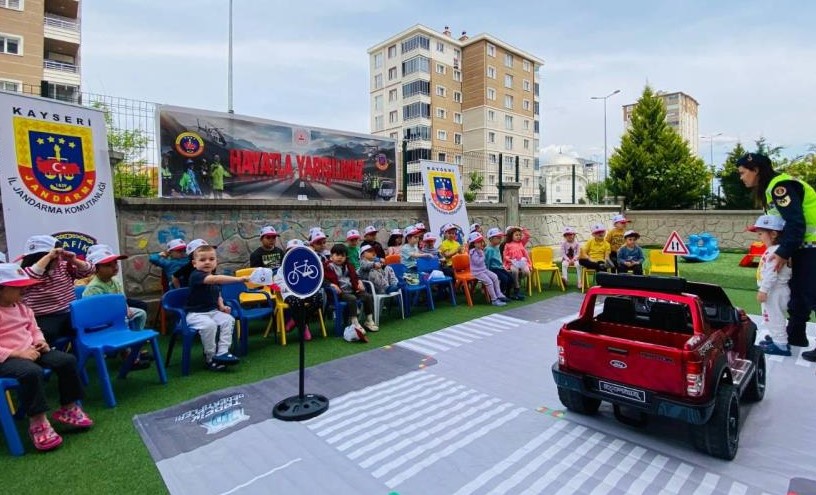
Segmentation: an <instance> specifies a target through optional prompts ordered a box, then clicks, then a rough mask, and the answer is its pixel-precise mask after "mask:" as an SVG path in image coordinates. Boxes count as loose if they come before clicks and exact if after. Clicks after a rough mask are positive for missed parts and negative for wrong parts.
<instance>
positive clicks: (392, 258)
mask: <svg viewBox="0 0 816 495" xmlns="http://www.w3.org/2000/svg"><path fill="white" fill-rule="evenodd" d="M399 263H402V256H400V255H398V254H389V255H388V256H386V257H385V264H386V265H397V264H399Z"/></svg>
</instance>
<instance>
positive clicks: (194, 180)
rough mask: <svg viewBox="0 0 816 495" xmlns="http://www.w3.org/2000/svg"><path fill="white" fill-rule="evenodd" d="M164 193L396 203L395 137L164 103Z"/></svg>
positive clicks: (161, 130)
mask: <svg viewBox="0 0 816 495" xmlns="http://www.w3.org/2000/svg"><path fill="white" fill-rule="evenodd" d="M156 112H157V121H158V133H159V136H160V137H159V140H160V149H161V154H162V157H161V158H162V160H161V167H162V169H161V176H162V180H161V186H160V189H159V195H160V196H162V197H201V198H215V199H222V198H223V199H227V198H240V199H301V200H334V199H357V200H374V201H396V196H397V187H396V184H397V182H396V175H397V174H396V141H394V140H393V139H388V138H384V137H379V136H372V135H368V134H357V133H351V132H345V131H337V130H329V129H318V128H314V127H307V126H301V125H295V124H287V123H283V122H275V121H272V120H266V119H260V118H256V117H247V116H243V115H231V114H228V113H221V112H211V111H206V110H196V109H191V108H181V107H172V106H166V105H161V106H159V107H158V109H157V111H156Z"/></svg>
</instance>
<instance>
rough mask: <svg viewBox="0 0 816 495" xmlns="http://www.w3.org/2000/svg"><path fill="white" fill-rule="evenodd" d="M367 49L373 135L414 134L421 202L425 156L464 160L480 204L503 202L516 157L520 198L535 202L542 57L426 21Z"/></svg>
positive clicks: (414, 171)
mask: <svg viewBox="0 0 816 495" xmlns="http://www.w3.org/2000/svg"><path fill="white" fill-rule="evenodd" d="M368 55H369V61H370V75H371V78H370V81H371V89H370V96H371V123H370V125H371V132H372V133H373V134H376V135H380V136H388V137H391V138H393V139H396V140H397V141H398V142H399V143H402V141H403V140H407V146H408V150H407V160H408V163H409V166H408V192H409V194H408V200H409V201H411V200H414V201H420V200H421V198H422V196H421V190H422V188H421V177H420V174H419V168H418V166H417V165H416V163H417V162H418V161H419V160H421V159H428V160H434V161H442V162H447V163H454V164H458V165H461V166H462V176H463V177H462V178H463V180H464V181H465V182H466V183H467V182H468V178H467V177H468V175H469V174H470V172H472V171H477V172H478V173H480V174H481V175H482V176H483V178H484V187H483V189H482V191H481V192H480V193H479V194H478V196H477V201H497V200H498V187H497V186H498V184H499V183H500V182H513V181H515V180H516V176H515V163H516V160H518V163H519V175H518V180H519V182H520V183H521V190H520V192H519V195H520V198H521V201H522V202H524V203H535V202H538V198H539V187H538V165H539V163H538V147H539V144H538V142H539V118H540V115H539V96H538V88H539V83H538V69H539V68H540V67H541V66H542V65H543V63H544V61H543V60H541V59H539V58H538V57H535V56H534V55H531V54H529V53H527V52H525V51H523V50H520V49H518V48H516V47H514V46H512V45H510V44H509V43H506V42H504V41H502V40H499V39H497V38H495V37H494V36H491V35H489V34H479V35H477V36H474V37H468V36H467V35H466V34H465V33H464V32H463V33H462V35H461V36H460V37H458V38H455V37H453V36H452V34H451V31H450V30H449V29H448V28H447V27H446V28H445V30H444V31H442V32H438V31H435V30H432V29H430V28H428V27H425V26H422V25H416V26H413V27H411V28H409V29H407V30H405V31H403V32H401V33H399V34H396V35H394V36H392V37H390V38H388V39H387V40H385V41H383V42H381V43H378V44H376V45H375V46H373V47H371V48H369V50H368ZM400 156H401V154H400ZM500 158H501V159H502V160H503V166H502V167H501V168H502V177H501V178H500V177H499V168H500V167H499V159H500ZM400 163H402V162H401V158H400ZM398 181H399V182H400V183H401V182H402V174H401V173H400V174H398Z"/></svg>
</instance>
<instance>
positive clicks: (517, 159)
mask: <svg viewBox="0 0 816 495" xmlns="http://www.w3.org/2000/svg"><path fill="white" fill-rule="evenodd" d="M516 182H519V157H518V155H517V156H516Z"/></svg>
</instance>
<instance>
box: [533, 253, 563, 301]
mask: <svg viewBox="0 0 816 495" xmlns="http://www.w3.org/2000/svg"><path fill="white" fill-rule="evenodd" d="M530 258H531V259H532V262H533V273H532V276H533V283H535V284H536V286H537V287H538V292H539V293H540V292H541V274H542V273H547V272H549V274H550V287H551V288H552V286H553V280H557V281H558V286H559V287H561V291H562V292H563V291H565V290H566V287H564V281H563V280H561V268H560V267H559V266H558V265H556V264H555V263H554V262H553V250H552V248H551V247H549V246H535V247H534V248H533V249H531V250H530Z"/></svg>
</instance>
